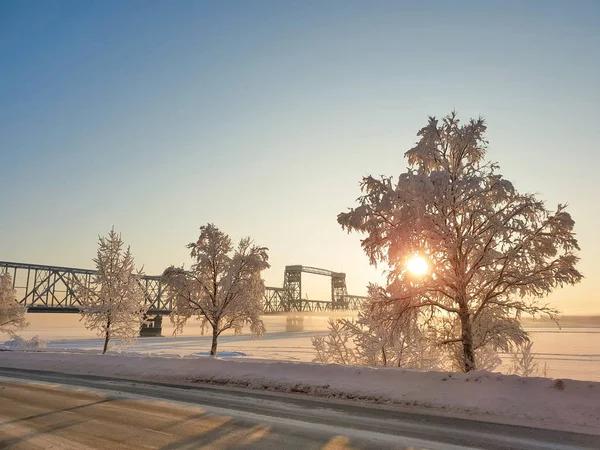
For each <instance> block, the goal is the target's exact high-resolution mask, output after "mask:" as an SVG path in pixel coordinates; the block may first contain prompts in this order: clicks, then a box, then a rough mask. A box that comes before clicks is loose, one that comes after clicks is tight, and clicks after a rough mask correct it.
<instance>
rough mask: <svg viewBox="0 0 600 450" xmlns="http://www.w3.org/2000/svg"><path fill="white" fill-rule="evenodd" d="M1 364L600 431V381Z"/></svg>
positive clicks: (133, 359) (278, 367)
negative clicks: (348, 400) (361, 402)
mask: <svg viewBox="0 0 600 450" xmlns="http://www.w3.org/2000/svg"><path fill="white" fill-rule="evenodd" d="M0 367H3V368H21V369H35V370H38V371H39V370H48V371H54V372H61V373H70V374H79V375H81V374H93V375H100V376H107V377H118V378H127V379H135V380H145V381H158V382H167V383H175V384H181V383H183V384H195V383H214V384H218V385H228V386H233V387H243V388H251V389H260V390H263V391H264V390H270V391H277V392H286V393H298V394H308V395H314V396H319V397H325V398H338V399H351V400H358V401H367V402H377V403H384V404H388V405H391V406H396V407H398V406H399V407H403V408H406V407H408V408H411V409H417V410H418V409H423V408H425V409H428V410H430V411H432V412H436V411H437V412H444V413H447V414H450V415H453V414H457V415H459V416H464V415H469V416H471V417H476V418H477V419H478V420H486V419H489V420H500V421H508V422H509V423H520V424H523V425H537V426H542V427H549V428H561V429H571V430H579V431H587V432H592V433H596V434H598V433H600V383H593V382H584V381H573V380H551V379H545V378H521V377H518V376H516V375H502V374H499V373H490V372H471V373H468V374H464V373H447V372H417V371H411V370H405V369H395V368H369V367H353V366H337V365H320V364H310V363H293V362H277V361H261V360H253V359H214V358H206V357H198V356H192V355H188V356H186V357H178V356H174V355H171V356H166V355H163V356H151V355H142V354H133V353H127V354H108V355H100V354H98V351H78V352H77V351H60V350H54V351H52V350H48V349H45V350H40V351H3V352H0Z"/></svg>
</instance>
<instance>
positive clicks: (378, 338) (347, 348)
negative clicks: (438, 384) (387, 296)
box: [312, 287, 444, 370]
mask: <svg viewBox="0 0 600 450" xmlns="http://www.w3.org/2000/svg"><path fill="white" fill-rule="evenodd" d="M369 293H370V295H369V298H368V300H367V302H366V303H365V304H364V305H363V307H362V308H361V310H360V311H359V313H358V317H357V318H356V319H338V320H335V321H334V320H329V326H328V328H329V334H327V335H325V336H315V337H314V338H313V339H312V343H313V346H314V347H315V350H316V356H315V359H314V361H315V362H320V363H326V364H327V363H334V364H348V365H367V366H388V367H406V368H413V369H421V370H434V369H439V368H441V367H442V366H443V365H444V361H443V355H442V354H440V353H439V351H438V349H437V348H436V342H435V341H434V340H432V339H430V336H429V332H428V326H427V325H426V324H423V325H420V324H419V323H418V321H417V320H416V317H415V315H414V314H413V315H412V316H411V315H409V314H406V315H404V316H402V317H397V319H398V320H396V321H393V322H392V321H387V320H385V318H387V317H389V314H388V312H387V311H386V309H387V308H386V306H387V307H388V308H389V304H388V303H387V302H386V304H385V305H379V304H378V302H379V301H381V300H382V299H380V298H378V291H377V289H376V288H375V287H372V288H371V289H370V292H369ZM382 306H383V307H382ZM382 314H383V315H385V317H384V318H382V317H381V315H382ZM382 319H383V320H382Z"/></svg>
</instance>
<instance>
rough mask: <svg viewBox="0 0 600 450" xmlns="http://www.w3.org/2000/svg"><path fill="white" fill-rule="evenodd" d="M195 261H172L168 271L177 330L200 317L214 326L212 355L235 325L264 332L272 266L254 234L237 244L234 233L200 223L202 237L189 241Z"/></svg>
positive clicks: (239, 329)
mask: <svg viewBox="0 0 600 450" xmlns="http://www.w3.org/2000/svg"><path fill="white" fill-rule="evenodd" d="M187 247H188V248H189V249H190V250H191V252H190V256H191V257H192V259H193V261H194V263H193V264H192V267H191V268H190V270H189V271H186V270H184V269H183V268H177V267H173V266H171V267H169V268H167V269H166V270H165V271H164V273H163V280H164V282H165V284H166V286H167V295H168V297H169V298H170V299H171V300H172V301H173V313H172V315H171V321H172V322H173V324H174V325H175V333H178V332H181V331H182V330H183V327H184V326H185V324H186V323H187V320H188V319H190V318H192V317H196V318H198V319H200V320H201V321H202V324H203V325H204V324H206V323H208V324H209V325H210V327H211V328H212V335H213V340H212V346H211V355H212V356H216V354H217V339H218V337H219V336H220V335H221V333H222V332H223V331H225V330H228V329H233V330H234V331H235V332H236V333H241V332H242V328H243V327H244V325H249V326H250V330H251V332H252V333H253V334H254V335H255V336H262V335H263V334H264V332H265V327H264V324H263V322H262V320H261V318H260V315H261V314H262V312H263V302H262V299H263V294H264V289H265V286H264V282H263V280H262V278H261V272H262V271H263V270H265V269H267V268H268V267H269V264H268V262H267V261H268V255H267V250H268V249H266V248H264V247H259V246H257V245H255V244H254V243H253V242H252V241H251V240H250V238H243V239H241V240H240V242H239V244H238V246H237V247H236V248H235V249H234V247H233V244H232V243H231V239H230V238H229V236H227V235H226V234H225V233H223V232H222V231H220V230H219V229H218V228H217V227H216V226H214V225H213V224H208V225H204V226H202V227H200V237H199V238H198V240H197V241H196V242H192V243H191V244H189V245H188V246H187Z"/></svg>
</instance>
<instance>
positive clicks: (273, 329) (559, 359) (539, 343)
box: [0, 314, 600, 381]
mask: <svg viewBox="0 0 600 450" xmlns="http://www.w3.org/2000/svg"><path fill="white" fill-rule="evenodd" d="M28 320H29V322H30V326H29V327H28V328H27V329H26V330H24V331H23V332H22V333H21V334H22V336H23V337H24V338H30V337H32V336H34V335H39V336H40V338H42V339H45V340H48V341H50V343H49V345H48V348H62V349H64V348H73V349H98V350H99V349H101V348H102V341H101V340H100V339H98V338H97V337H95V335H94V333H92V332H90V331H89V330H86V329H85V328H84V327H83V325H82V324H81V323H80V322H79V316H78V315H70V314H64V315H63V314H60V315H59V314H31V315H29V317H28ZM264 321H265V325H266V327H267V334H266V335H265V336H264V337H263V338H262V339H252V337H251V336H249V335H241V336H232V335H223V336H221V337H220V338H219V352H228V353H233V352H236V353H242V354H244V355H246V356H247V357H249V358H257V359H276V360H283V361H303V362H310V361H312V359H313V357H314V350H313V347H312V344H311V338H312V336H315V335H316V334H321V333H324V332H325V330H326V327H327V318H326V317H304V331H302V332H286V331H285V326H286V323H285V321H286V319H285V317H280V316H266V317H265V318H264ZM163 325H164V327H163V335H164V336H165V337H160V338H140V339H139V340H138V343H137V345H134V346H132V347H129V348H128V349H127V351H132V352H142V353H155V354H171V355H174V354H175V355H190V354H206V352H208V351H209V349H210V337H209V336H202V335H201V334H200V329H199V326H198V325H197V324H192V325H190V326H188V327H187V328H186V330H185V333H184V334H183V335H180V336H177V337H173V336H172V332H173V329H172V328H171V326H170V323H169V321H168V320H165V321H164V322H163ZM525 328H526V329H527V330H528V331H529V332H530V336H531V338H532V340H533V342H534V346H533V349H534V352H535V354H536V356H537V358H538V361H539V362H540V365H541V366H543V365H544V363H546V365H547V369H548V375H549V376H550V377H552V378H572V379H580V380H590V381H600V324H596V323H595V322H594V321H592V322H589V321H588V322H577V321H576V322H569V321H567V322H565V323H564V324H563V326H562V329H558V328H557V327H556V326H551V325H550V324H546V323H537V324H531V323H525ZM7 339H8V337H7V336H3V335H0V342H4V341H5V340H7Z"/></svg>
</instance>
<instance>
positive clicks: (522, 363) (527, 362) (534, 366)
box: [511, 341, 547, 377]
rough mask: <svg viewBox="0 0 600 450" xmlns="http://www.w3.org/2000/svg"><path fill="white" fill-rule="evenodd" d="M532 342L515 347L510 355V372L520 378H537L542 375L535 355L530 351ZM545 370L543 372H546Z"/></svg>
mask: <svg viewBox="0 0 600 450" xmlns="http://www.w3.org/2000/svg"><path fill="white" fill-rule="evenodd" d="M532 347H533V342H531V341H526V342H523V343H522V344H520V345H517V346H516V347H515V349H514V350H513V352H512V353H511V359H512V367H511V369H512V370H511V371H512V372H513V373H514V374H516V375H520V376H522V377H537V376H540V375H542V373H543V372H542V370H540V367H539V364H538V362H537V361H536V358H535V355H534V354H533V352H532V351H531V350H532ZM546 371H547V369H545V370H544V372H546Z"/></svg>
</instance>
